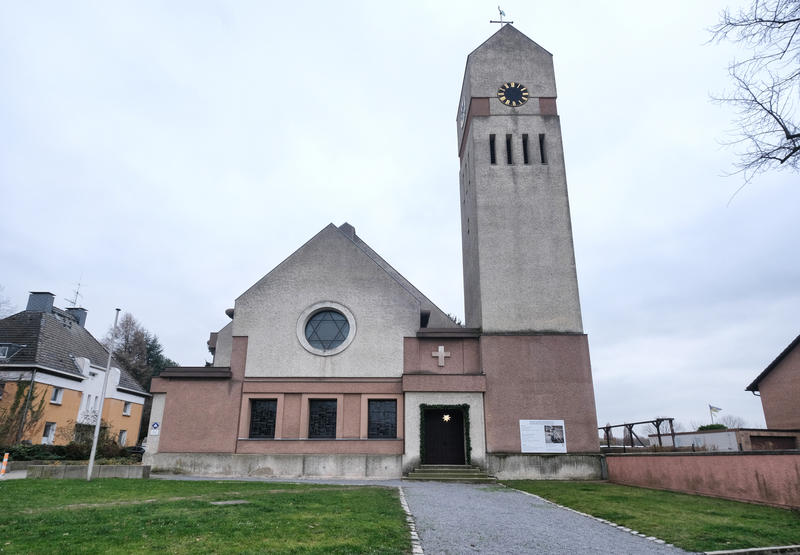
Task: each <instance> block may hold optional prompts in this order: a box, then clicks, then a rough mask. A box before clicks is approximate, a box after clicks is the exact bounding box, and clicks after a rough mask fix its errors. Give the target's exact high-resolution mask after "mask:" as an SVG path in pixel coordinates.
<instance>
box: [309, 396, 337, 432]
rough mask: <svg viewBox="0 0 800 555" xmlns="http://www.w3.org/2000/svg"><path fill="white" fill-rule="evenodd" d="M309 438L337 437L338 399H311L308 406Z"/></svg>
mask: <svg viewBox="0 0 800 555" xmlns="http://www.w3.org/2000/svg"><path fill="white" fill-rule="evenodd" d="M308 437H309V439H335V438H336V399H311V400H309V406H308Z"/></svg>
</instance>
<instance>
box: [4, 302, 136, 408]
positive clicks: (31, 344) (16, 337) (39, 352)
mask: <svg viewBox="0 0 800 555" xmlns="http://www.w3.org/2000/svg"><path fill="white" fill-rule="evenodd" d="M0 343H16V344H18V345H25V347H24V348H22V349H20V350H19V351H18V352H16V354H15V355H14V358H13V359H12V360H11V361H9V362H10V363H13V364H14V365H19V364H30V365H31V366H43V367H45V368H52V369H53V370H57V371H59V372H62V373H64V374H71V375H73V376H75V378H78V379H82V378H85V376H84V375H83V374H81V372H80V370H79V369H78V367H77V366H76V364H75V361H74V357H84V358H87V359H89V362H90V363H91V364H92V365H94V366H98V367H100V368H105V366H106V363H107V361H108V350H106V348H105V347H103V345H102V344H101V343H100V342H99V341H98V340H97V339H95V338H94V336H93V335H92V334H91V333H89V331H88V330H87V329H86V328H84V327H83V326H81V325H79V324H78V323H77V322H76V321H75V319H74V318H73V317H71V316H70V315H69V314H67V313H65V312H63V311H61V310H58V309H56V308H54V309H53V311H52V312H37V311H32V310H24V311H22V312H18V313H17V314H13V315H11V316H9V317H7V318H3V319H2V320H0ZM1 365H2V363H0V366H1ZM115 366H117V367H118V368H119V364H115ZM119 387H120V388H123V389H127V390H129V391H133V392H137V393H146V392H145V390H144V388H142V386H141V385H139V383H138V382H137V381H136V380H134V379H133V377H132V376H131V375H130V374H128V372H126V371H125V370H124V369H122V368H120V379H119Z"/></svg>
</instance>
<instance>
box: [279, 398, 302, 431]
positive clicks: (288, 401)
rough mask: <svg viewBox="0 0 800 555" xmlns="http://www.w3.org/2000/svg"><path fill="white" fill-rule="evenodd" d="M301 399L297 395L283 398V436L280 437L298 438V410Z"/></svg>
mask: <svg viewBox="0 0 800 555" xmlns="http://www.w3.org/2000/svg"><path fill="white" fill-rule="evenodd" d="M302 402H303V397H302V395H301V394H299V393H293V394H286V395H284V396H283V435H282V437H291V438H295V437H300V410H301V405H302Z"/></svg>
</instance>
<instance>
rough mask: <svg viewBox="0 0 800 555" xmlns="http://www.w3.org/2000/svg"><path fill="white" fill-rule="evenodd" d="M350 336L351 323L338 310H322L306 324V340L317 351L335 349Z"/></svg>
mask: <svg viewBox="0 0 800 555" xmlns="http://www.w3.org/2000/svg"><path fill="white" fill-rule="evenodd" d="M348 335H350V323H349V322H348V321H347V318H346V317H345V315H344V314H342V313H341V312H339V311H337V310H330V309H328V310H320V311H319V312H317V313H316V314H314V315H313V316H312V317H311V318H309V319H308V322H307V323H306V339H307V340H308V343H309V344H310V345H311V346H312V347H314V348H315V349H322V350H323V351H329V350H331V349H335V348H336V347H338V346H339V345H341V344H342V343H344V341H345V340H346V339H347V336H348Z"/></svg>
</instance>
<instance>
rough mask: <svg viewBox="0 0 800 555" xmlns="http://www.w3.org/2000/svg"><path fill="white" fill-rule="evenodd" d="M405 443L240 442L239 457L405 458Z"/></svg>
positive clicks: (391, 440) (382, 441)
mask: <svg viewBox="0 0 800 555" xmlns="http://www.w3.org/2000/svg"><path fill="white" fill-rule="evenodd" d="M403 447H404V443H403V440H402V439H350V440H348V439H344V440H325V439H305V440H239V442H238V446H237V450H236V452H237V453H246V454H270V455H276V454H285V455H297V454H301V455H402V454H403Z"/></svg>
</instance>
